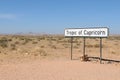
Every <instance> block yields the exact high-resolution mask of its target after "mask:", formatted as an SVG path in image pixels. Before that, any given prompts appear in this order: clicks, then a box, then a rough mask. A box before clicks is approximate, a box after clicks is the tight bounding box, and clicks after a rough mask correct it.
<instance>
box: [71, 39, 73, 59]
mask: <svg viewBox="0 0 120 80" xmlns="http://www.w3.org/2000/svg"><path fill="white" fill-rule="evenodd" d="M72 52H73V37H71V60H72Z"/></svg>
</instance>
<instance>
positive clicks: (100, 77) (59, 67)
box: [0, 60, 120, 80]
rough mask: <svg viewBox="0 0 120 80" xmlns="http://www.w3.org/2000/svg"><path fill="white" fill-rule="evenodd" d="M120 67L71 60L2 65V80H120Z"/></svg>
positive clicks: (0, 66) (0, 75)
mask: <svg viewBox="0 0 120 80" xmlns="http://www.w3.org/2000/svg"><path fill="white" fill-rule="evenodd" d="M119 79H120V65H115V64H99V63H97V64H96V63H91V62H80V61H75V60H74V61H70V60H66V61H64V60H51V61H47V60H46V61H44V60H42V61H37V60H36V61H32V62H23V63H9V64H2V65H0V80H119Z"/></svg>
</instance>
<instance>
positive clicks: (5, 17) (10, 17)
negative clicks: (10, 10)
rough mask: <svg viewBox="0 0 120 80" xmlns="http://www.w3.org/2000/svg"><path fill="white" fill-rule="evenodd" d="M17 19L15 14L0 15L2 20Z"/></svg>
mask: <svg viewBox="0 0 120 80" xmlns="http://www.w3.org/2000/svg"><path fill="white" fill-rule="evenodd" d="M16 17H17V16H16V15H15V14H0V19H15V18H16Z"/></svg>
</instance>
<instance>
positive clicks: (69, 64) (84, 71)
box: [0, 35, 120, 80]
mask: <svg viewBox="0 0 120 80" xmlns="http://www.w3.org/2000/svg"><path fill="white" fill-rule="evenodd" d="M119 43H120V37H119V36H111V37H109V38H107V39H103V59H104V60H103V61H102V64H100V63H99V59H98V57H99V39H98V38H96V39H89V38H88V39H86V54H87V55H88V57H91V58H88V61H85V62H84V61H81V56H82V53H83V39H82V38H75V39H74V44H73V60H70V39H69V38H64V37H63V36H60V35H57V36H55V35H54V36H53V35H52V36H50V35H43V36H18V35H17V36H16V35H7V36H6V35H1V36H0V80H119V79H120V63H119V62H120V61H119V60H120V53H119V52H120V44H119Z"/></svg>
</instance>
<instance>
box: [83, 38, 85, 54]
mask: <svg viewBox="0 0 120 80" xmlns="http://www.w3.org/2000/svg"><path fill="white" fill-rule="evenodd" d="M83 41H84V44H83V56H85V37H84V38H83Z"/></svg>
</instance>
